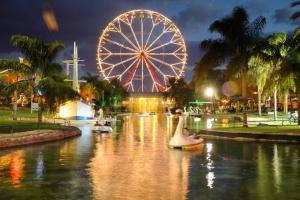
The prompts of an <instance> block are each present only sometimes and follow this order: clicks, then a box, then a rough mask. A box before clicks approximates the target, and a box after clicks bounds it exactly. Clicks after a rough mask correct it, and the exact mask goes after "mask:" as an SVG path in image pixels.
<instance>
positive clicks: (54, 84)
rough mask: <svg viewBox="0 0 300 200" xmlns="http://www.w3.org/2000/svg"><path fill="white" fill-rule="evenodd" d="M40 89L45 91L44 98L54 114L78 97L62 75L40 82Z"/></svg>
mask: <svg viewBox="0 0 300 200" xmlns="http://www.w3.org/2000/svg"><path fill="white" fill-rule="evenodd" d="M39 89H40V90H43V91H45V94H44V97H45V100H46V102H47V105H48V107H49V110H50V111H52V112H54V111H57V108H58V107H59V106H60V105H61V104H63V103H65V102H66V101H68V100H70V99H75V98H77V97H78V93H77V92H76V91H74V90H73V88H72V87H71V86H70V85H69V84H68V83H67V82H66V81H65V77H64V76H62V75H52V76H47V77H45V78H43V79H42V80H41V81H40V82H39Z"/></svg>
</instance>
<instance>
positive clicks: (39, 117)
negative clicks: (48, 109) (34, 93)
mask: <svg viewBox="0 0 300 200" xmlns="http://www.w3.org/2000/svg"><path fill="white" fill-rule="evenodd" d="M38 105H39V108H38V122H39V123H42V112H43V109H42V107H43V101H42V96H39V98H38Z"/></svg>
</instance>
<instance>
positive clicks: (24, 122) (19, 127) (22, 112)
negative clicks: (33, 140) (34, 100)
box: [0, 108, 60, 134]
mask: <svg viewBox="0 0 300 200" xmlns="http://www.w3.org/2000/svg"><path fill="white" fill-rule="evenodd" d="M43 116H44V117H51V116H50V115H47V113H46V112H44V113H43ZM17 118H18V120H12V112H11V110H10V109H9V108H0V134H1V133H14V132H23V131H32V130H37V129H38V128H40V129H59V128H60V126H59V125H58V124H53V123H42V124H41V125H40V127H38V123H37V112H33V113H30V109H29V108H19V110H18V112H17Z"/></svg>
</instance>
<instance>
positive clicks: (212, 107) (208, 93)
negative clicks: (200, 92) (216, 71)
mask: <svg viewBox="0 0 300 200" xmlns="http://www.w3.org/2000/svg"><path fill="white" fill-rule="evenodd" d="M205 95H206V96H208V97H209V98H210V101H211V111H213V110H214V105H213V100H212V98H213V95H214V90H213V89H212V88H210V87H209V88H206V90H205Z"/></svg>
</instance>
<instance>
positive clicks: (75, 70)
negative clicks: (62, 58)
mask: <svg viewBox="0 0 300 200" xmlns="http://www.w3.org/2000/svg"><path fill="white" fill-rule="evenodd" d="M73 89H74V90H75V91H77V92H79V83H78V50H77V45H76V42H74V53H73Z"/></svg>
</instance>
